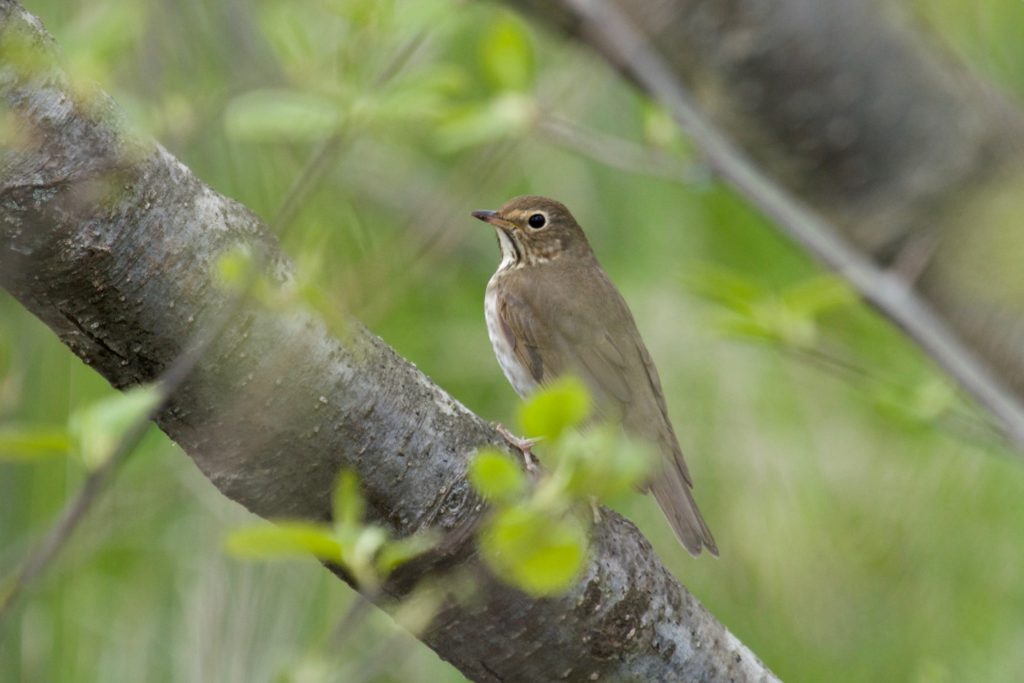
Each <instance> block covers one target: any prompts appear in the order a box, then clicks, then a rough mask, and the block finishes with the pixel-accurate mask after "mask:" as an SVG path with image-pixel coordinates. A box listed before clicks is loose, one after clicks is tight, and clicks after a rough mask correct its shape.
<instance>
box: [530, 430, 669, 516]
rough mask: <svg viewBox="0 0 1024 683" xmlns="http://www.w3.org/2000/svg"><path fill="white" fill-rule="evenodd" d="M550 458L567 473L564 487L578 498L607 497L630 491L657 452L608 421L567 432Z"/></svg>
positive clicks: (645, 475)
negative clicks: (597, 425) (596, 425)
mask: <svg viewBox="0 0 1024 683" xmlns="http://www.w3.org/2000/svg"><path fill="white" fill-rule="evenodd" d="M550 455H551V458H552V460H553V461H554V462H555V463H556V465H557V466H558V467H559V468H560V470H561V471H562V472H565V473H567V476H566V480H565V483H564V490H565V491H566V493H568V494H569V495H570V496H572V497H574V498H576V499H578V500H587V499H589V498H590V497H592V496H593V497H596V498H598V499H600V500H608V499H610V498H613V497H615V496H620V495H624V494H628V493H631V492H633V491H635V490H636V489H637V487H639V486H640V485H642V484H643V482H644V481H646V480H647V478H648V476H649V475H650V473H651V471H652V470H653V469H654V467H655V465H656V463H657V461H658V456H657V453H656V452H655V450H654V447H653V446H651V445H650V444H648V443H645V442H643V441H639V440H637V439H632V438H629V437H628V436H627V435H626V434H624V433H623V431H622V430H621V429H620V428H618V427H615V426H612V425H601V426H600V427H597V428H595V429H588V430H586V431H584V432H570V433H568V434H566V435H565V436H564V437H563V438H562V440H561V441H560V442H559V445H558V448H554V449H552V452H551V454H550Z"/></svg>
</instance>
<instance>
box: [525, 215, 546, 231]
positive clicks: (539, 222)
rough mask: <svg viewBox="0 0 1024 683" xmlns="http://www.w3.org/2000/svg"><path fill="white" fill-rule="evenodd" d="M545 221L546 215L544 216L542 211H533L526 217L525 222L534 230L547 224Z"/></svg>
mask: <svg viewBox="0 0 1024 683" xmlns="http://www.w3.org/2000/svg"><path fill="white" fill-rule="evenodd" d="M547 222H548V218H547V216H545V215H544V214H542V213H535V214H533V215H532V216H530V217H529V218H528V219H526V224H527V225H529V226H530V227H531V228H533V229H534V230H540V229H541V228H543V227H544V226H545V225H546V224H547Z"/></svg>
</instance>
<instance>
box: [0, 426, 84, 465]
mask: <svg viewBox="0 0 1024 683" xmlns="http://www.w3.org/2000/svg"><path fill="white" fill-rule="evenodd" d="M71 445H72V444H71V435H70V434H68V432H67V430H64V429H56V428H53V427H35V428H32V427H3V428H0V462H34V461H38V460H47V459H50V458H54V457H60V456H63V455H67V453H68V451H70V450H71Z"/></svg>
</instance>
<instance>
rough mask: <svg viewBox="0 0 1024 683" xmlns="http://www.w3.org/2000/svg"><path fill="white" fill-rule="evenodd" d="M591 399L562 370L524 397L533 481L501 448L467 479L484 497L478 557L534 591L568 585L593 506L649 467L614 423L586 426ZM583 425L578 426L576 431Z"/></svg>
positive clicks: (645, 455)
mask: <svg viewBox="0 0 1024 683" xmlns="http://www.w3.org/2000/svg"><path fill="white" fill-rule="evenodd" d="M590 405H591V400H590V395H589V394H588V393H587V389H586V387H585V386H584V385H583V383H582V382H581V381H580V380H579V379H577V378H575V377H572V376H566V377H563V378H560V379H558V380H556V381H555V382H553V383H552V384H551V385H550V386H548V387H545V389H544V390H543V391H539V392H537V393H536V394H535V395H533V396H531V397H530V399H529V400H528V401H526V403H524V404H523V406H522V407H521V409H520V411H519V414H520V423H521V424H522V426H523V429H524V431H525V432H526V433H527V434H534V435H537V436H539V437H541V443H539V444H535V445H534V448H538V449H539V450H541V451H542V453H543V461H544V465H545V467H544V468H543V469H539V470H538V476H537V477H536V478H535V481H531V482H529V483H528V482H527V479H526V475H525V474H524V473H523V471H522V470H520V468H519V465H518V464H516V463H515V462H514V461H513V460H512V459H511V458H510V457H509V456H508V455H507V454H505V453H503V452H501V451H498V450H496V449H494V448H485V449H482V450H481V451H480V452H479V453H477V455H476V456H475V457H474V458H473V460H472V461H471V462H470V466H469V479H470V481H471V482H472V483H473V486H474V487H476V489H477V491H478V492H479V493H480V494H481V495H482V496H483V497H484V498H485V499H486V500H488V501H489V502H490V503H491V511H490V513H489V515H488V517H487V520H486V521H485V523H484V525H483V527H482V529H481V532H480V535H481V540H480V548H481V550H482V551H483V558H484V560H485V561H486V562H487V563H488V565H489V566H490V567H491V569H492V570H494V572H495V573H496V574H497V575H498V576H499V577H501V578H503V579H505V580H506V581H508V582H509V583H511V584H513V585H515V586H516V587H518V588H520V589H522V590H524V591H526V592H528V593H530V594H532V595H537V596H545V595H558V594H560V593H564V592H565V591H566V590H567V589H568V588H570V587H571V586H572V584H573V582H574V581H575V580H576V578H577V577H578V576H579V573H580V570H581V569H582V568H583V563H584V561H585V560H586V556H587V548H588V546H589V543H588V536H587V534H588V531H589V529H590V521H591V519H592V515H597V514H598V513H597V506H598V505H599V504H600V503H603V502H608V501H609V500H610V499H613V498H616V497H618V496H622V495H623V494H625V493H627V492H630V491H633V490H636V488H637V487H639V486H640V485H641V484H642V483H643V481H644V479H645V478H646V476H647V473H648V472H649V471H650V466H651V465H652V463H653V458H652V457H651V455H650V453H649V449H647V448H644V447H643V446H641V445H640V444H635V443H632V442H630V441H629V440H628V439H626V438H625V436H624V435H623V434H622V433H621V430H619V429H617V428H616V427H614V426H608V425H602V424H598V425H589V426H587V428H586V429H583V427H584V422H585V421H586V420H587V419H588V418H589V417H590V414H591V410H590ZM581 430H582V431H581Z"/></svg>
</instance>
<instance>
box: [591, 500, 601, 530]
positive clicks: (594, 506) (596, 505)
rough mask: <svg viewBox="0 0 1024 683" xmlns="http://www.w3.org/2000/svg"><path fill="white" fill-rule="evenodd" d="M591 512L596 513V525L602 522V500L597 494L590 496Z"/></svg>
mask: <svg viewBox="0 0 1024 683" xmlns="http://www.w3.org/2000/svg"><path fill="white" fill-rule="evenodd" d="M590 514H592V515H594V525H595V526H596V525H598V524H600V523H601V501H599V500H598V499H597V496H591V497H590Z"/></svg>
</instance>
